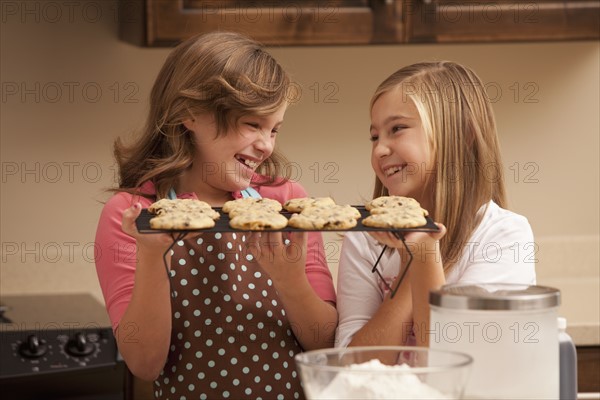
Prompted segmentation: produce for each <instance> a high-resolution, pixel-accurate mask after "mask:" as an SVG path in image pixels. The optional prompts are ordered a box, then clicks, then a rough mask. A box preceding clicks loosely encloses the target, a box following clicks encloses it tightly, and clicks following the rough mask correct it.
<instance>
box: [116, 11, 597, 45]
mask: <svg viewBox="0 0 600 400" xmlns="http://www.w3.org/2000/svg"><path fill="white" fill-rule="evenodd" d="M119 29H120V36H121V38H122V39H123V40H126V41H129V42H132V43H135V44H138V45H143V46H170V45H173V44H176V43H178V42H180V41H181V40H184V39H186V38H188V37H190V36H193V35H195V34H197V33H203V32H210V31H214V30H233V31H238V32H243V33H245V34H247V35H249V36H251V37H253V38H255V39H257V40H259V41H260V42H262V43H265V44H267V45H361V44H362V45H364V44H384V43H440V42H443V43H457V42H493V41H525V40H536V41H537V40H579V39H598V38H600V0H577V1H556V0H534V1H532V0H472V1H456V0H291V1H290V0H256V1H254V0H220V1H216V0H212V1H211V0H121V1H120V5H119Z"/></svg>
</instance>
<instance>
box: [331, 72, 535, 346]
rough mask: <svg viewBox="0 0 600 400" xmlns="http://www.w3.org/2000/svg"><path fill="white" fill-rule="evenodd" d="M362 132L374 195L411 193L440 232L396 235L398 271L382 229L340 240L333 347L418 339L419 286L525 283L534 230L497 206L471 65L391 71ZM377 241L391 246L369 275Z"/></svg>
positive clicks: (499, 184)
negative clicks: (367, 129)
mask: <svg viewBox="0 0 600 400" xmlns="http://www.w3.org/2000/svg"><path fill="white" fill-rule="evenodd" d="M370 138H371V142H372V143H373V145H372V150H371V164H372V167H373V170H374V171H375V174H376V176H377V177H376V180H375V190H374V193H373V197H374V198H375V197H379V196H386V195H398V196H407V197H412V198H415V199H416V200H418V201H419V202H420V204H421V206H422V207H423V208H425V209H426V210H428V211H429V214H430V216H431V217H432V218H433V220H434V221H438V222H439V224H438V226H439V228H440V230H439V232H436V233H430V234H428V233H423V232H411V233H409V234H406V235H405V240H406V242H407V245H408V248H409V249H410V250H411V253H412V255H413V257H414V258H413V260H412V263H411V266H410V269H408V270H407V271H405V267H404V264H402V265H403V267H402V268H401V260H402V259H404V260H406V259H407V257H408V256H407V254H401V253H403V252H404V250H403V249H404V244H403V243H402V241H401V240H400V239H398V238H396V237H395V236H394V235H393V234H391V233H373V234H372V235H368V234H363V233H351V234H347V235H346V236H345V239H344V243H343V247H342V253H341V254H342V255H341V258H340V264H339V272H338V285H337V290H338V293H337V294H338V312H339V326H338V332H337V341H336V345H337V346H348V345H351V346H357V345H407V344H418V345H427V344H428V333H429V332H430V327H429V291H430V290H432V289H438V288H440V287H441V286H442V285H444V284H446V283H459V282H460V283H493V282H503V283H524V284H533V283H535V270H534V261H533V259H534V258H535V257H533V255H534V254H535V247H536V246H535V243H534V242H533V233H532V231H531V227H530V225H529V223H528V221H527V219H526V218H524V217H523V216H520V215H518V214H515V213H513V212H511V211H508V210H506V209H505V207H506V198H505V188H504V178H503V174H502V161H501V157H500V148H499V144H498V136H497V132H496V123H495V119H494V115H493V111H492V108H491V104H490V101H489V99H488V98H487V96H486V93H485V86H484V85H483V83H482V81H481V80H480V79H479V77H478V76H477V75H476V74H475V73H474V72H473V71H472V70H471V69H469V68H467V67H465V66H462V65H459V64H456V63H453V62H431V63H419V64H414V65H410V66H407V67H405V68H402V69H400V70H398V71H397V72H395V73H394V74H392V75H391V76H390V77H388V78H387V79H386V80H385V81H384V82H383V83H381V85H380V86H379V87H378V88H377V90H376V91H375V94H374V95H373V97H372V100H371V127H370ZM382 245H387V246H388V249H391V251H387V252H385V253H383V255H382V257H381V259H380V260H379V263H378V264H377V268H378V271H379V275H380V276H379V275H378V274H374V273H372V272H371V270H372V268H373V266H374V265H375V263H376V261H377V258H378V256H379V255H380V254H381V253H382V248H383V247H382ZM405 272H406V274H405ZM404 274H405V277H404V279H403V280H402V281H401V282H398V281H397V279H399V278H398V276H402V275H404ZM398 284H400V286H399V287H398V290H397V292H396V293H395V295H394V296H391V295H390V291H389V290H388V288H390V287H391V288H396V287H397V285H398Z"/></svg>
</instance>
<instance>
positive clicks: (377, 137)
mask: <svg viewBox="0 0 600 400" xmlns="http://www.w3.org/2000/svg"><path fill="white" fill-rule="evenodd" d="M378 139H379V136H377V135H371V137H369V140H370V141H371V142H376V141H377V140H378Z"/></svg>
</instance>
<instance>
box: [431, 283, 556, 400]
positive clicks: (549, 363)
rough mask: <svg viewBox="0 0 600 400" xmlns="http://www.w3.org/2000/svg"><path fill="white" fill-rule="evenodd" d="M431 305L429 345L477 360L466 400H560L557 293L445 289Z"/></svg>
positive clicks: (521, 288)
mask: <svg viewBox="0 0 600 400" xmlns="http://www.w3.org/2000/svg"><path fill="white" fill-rule="evenodd" d="M429 303H430V306H431V317H430V330H429V332H428V333H429V345H430V347H431V348H433V349H442V350H452V351H459V352H463V353H467V354H469V355H470V356H471V357H473V368H472V374H471V378H470V379H469V382H468V383H467V386H466V388H465V397H466V398H477V399H558V398H559V382H560V375H559V344H558V332H557V331H558V330H557V324H556V321H557V317H558V315H557V313H558V306H559V305H560V291H559V290H558V289H554V288H550V287H545V286H535V285H533V286H532V285H520V284H480V285H459V284H455V285H445V286H443V287H442V288H441V289H440V290H437V291H432V292H431V293H430V296H429Z"/></svg>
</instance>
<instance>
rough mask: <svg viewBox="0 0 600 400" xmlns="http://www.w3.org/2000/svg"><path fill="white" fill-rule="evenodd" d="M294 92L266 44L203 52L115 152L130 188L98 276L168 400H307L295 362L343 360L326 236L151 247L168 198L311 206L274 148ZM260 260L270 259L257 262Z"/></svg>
mask: <svg viewBox="0 0 600 400" xmlns="http://www.w3.org/2000/svg"><path fill="white" fill-rule="evenodd" d="M289 88H290V79H289V77H288V75H287V74H286V73H285V71H284V70H283V69H282V67H281V66H280V65H279V64H278V63H277V61H276V60H275V59H274V58H273V57H272V56H271V55H270V54H268V53H267V52H266V51H265V50H264V49H263V48H262V47H261V46H260V45H259V44H257V43H256V42H254V41H252V40H250V39H248V38H246V37H244V36H241V35H238V34H234V33H223V32H219V33H211V34H207V35H203V36H198V37H194V38H191V39H189V40H187V41H185V42H183V43H182V44H180V45H179V46H177V47H176V48H175V49H174V50H173V51H172V52H171V54H170V55H169V57H168V58H167V60H166V62H165V64H164V66H163V67H162V69H161V71H160V73H159V75H158V77H157V79H156V82H155V84H154V86H153V89H152V93H151V97H150V110H149V114H148V118H147V121H146V125H145V128H144V129H143V131H142V132H141V135H140V136H139V137H138V138H137V139H136V140H135V141H134V142H133V143H131V144H128V145H125V144H124V143H123V142H121V141H120V140H117V142H116V143H115V156H116V159H117V162H118V165H119V187H118V188H117V189H116V190H115V192H116V193H115V194H114V196H112V197H111V198H110V199H109V201H108V202H107V203H106V204H105V206H104V208H103V210H102V214H101V216H100V221H99V224H98V229H97V234H96V243H97V246H98V249H100V250H101V251H98V252H97V256H96V268H97V272H98V278H99V281H100V286H101V288H102V291H103V294H104V298H105V302H106V307H107V310H108V313H109V316H110V318H111V321H112V324H113V329H114V332H115V336H116V338H117V343H118V347H119V351H120V353H121V354H122V356H123V358H124V359H125V362H126V363H127V366H128V367H129V369H130V370H131V371H132V372H133V374H134V375H136V376H138V377H140V378H143V379H146V380H154V381H155V387H154V393H155V397H156V398H158V399H167V398H177V399H180V398H188V399H191V398H195V399H198V398H235V399H239V398H299V397H303V394H302V389H301V386H300V381H299V377H298V374H297V372H296V370H295V364H294V360H293V357H294V355H295V354H296V353H298V352H300V351H302V350H309V349H315V348H321V347H327V346H331V345H332V343H333V337H334V334H335V326H336V323H337V312H336V310H335V293H334V289H333V283H332V278H331V274H330V273H329V269H328V267H327V264H326V262H325V259H324V251H323V242H322V238H321V236H320V234H319V233H309V234H308V235H307V234H306V233H294V234H292V235H291V236H290V237H289V239H286V238H284V237H283V236H282V233H281V232H271V233H262V235H261V234H257V233H254V234H250V233H249V232H236V233H226V232H223V233H208V232H207V233H204V234H200V235H196V236H192V235H188V236H187V237H186V238H185V239H184V240H181V241H179V242H178V243H177V244H176V245H175V246H174V247H173V249H172V251H171V257H170V258H169V257H167V263H168V269H169V276H167V274H166V273H165V267H164V264H163V254H164V253H165V252H166V251H167V249H168V248H169V245H170V244H172V243H173V239H172V238H171V236H170V235H167V234H140V233H139V232H138V231H137V229H136V225H135V220H136V218H137V217H138V216H139V215H140V212H141V209H142V208H143V207H148V206H149V205H150V204H151V203H153V202H154V201H156V200H158V199H162V198H173V199H174V198H179V199H186V198H194V199H200V200H203V201H205V202H207V203H209V204H211V205H212V206H222V205H223V204H224V203H225V202H226V201H228V200H232V199H234V198H240V197H248V196H250V197H268V198H272V199H276V200H278V201H280V202H282V203H283V202H285V201H286V200H288V199H290V198H295V197H304V196H306V192H305V191H304V189H303V188H302V187H301V186H300V185H299V184H298V183H296V182H292V181H290V180H289V179H287V178H286V177H285V176H281V175H282V174H281V171H282V170H284V169H285V168H284V167H285V159H284V158H282V157H281V155H279V154H278V152H277V151H276V150H275V139H276V136H277V135H278V131H279V130H280V127H281V124H282V122H283V118H284V114H285V111H286V108H287V98H286V97H287V94H288V90H289ZM258 249H260V252H257V251H258Z"/></svg>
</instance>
